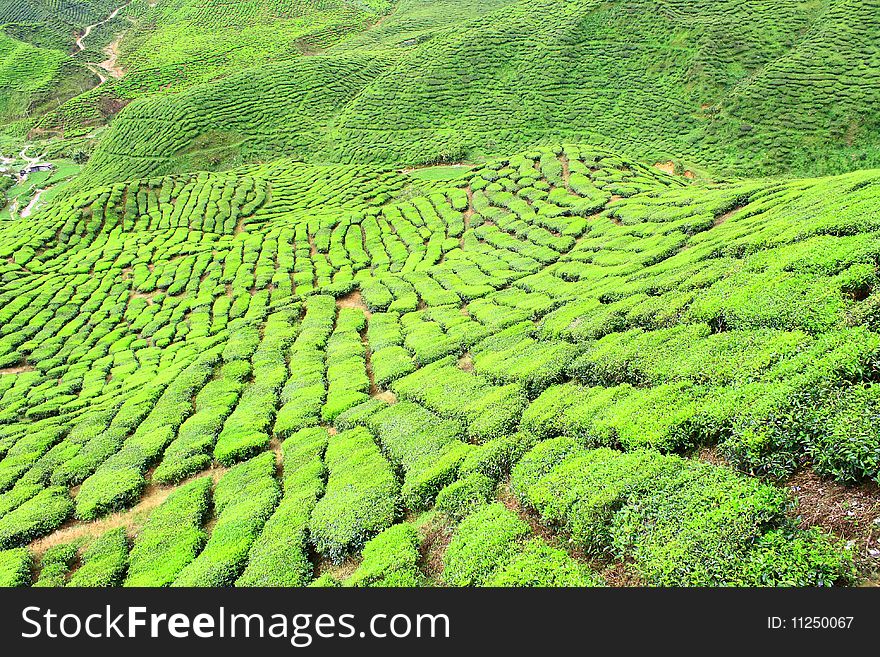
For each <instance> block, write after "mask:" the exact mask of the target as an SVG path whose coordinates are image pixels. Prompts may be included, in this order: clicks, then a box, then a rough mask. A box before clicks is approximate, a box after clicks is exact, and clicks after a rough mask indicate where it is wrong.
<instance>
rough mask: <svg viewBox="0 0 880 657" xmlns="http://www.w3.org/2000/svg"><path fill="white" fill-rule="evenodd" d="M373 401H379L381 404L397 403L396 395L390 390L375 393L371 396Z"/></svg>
mask: <svg viewBox="0 0 880 657" xmlns="http://www.w3.org/2000/svg"><path fill="white" fill-rule="evenodd" d="M373 399H381V400H382V401H383V402H386V403H388V404H396V403H397V395H395V394H394V393H393V392H391V391H390V390H383V391H382V392H377V393H376V394H375V395H373Z"/></svg>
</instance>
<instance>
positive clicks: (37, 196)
mask: <svg viewBox="0 0 880 657" xmlns="http://www.w3.org/2000/svg"><path fill="white" fill-rule="evenodd" d="M49 189H50V188H49V187H46V188H45V189H38V190H37V191H36V193H35V194H34V196H33V198H31V202H30V203H28V204H27V207H25V208H24V209H23V210H22V211H21V215H20V216H21V218H22V219H26V218H28V217H30V216H31V214H33V211H34V208H35V207H36V205H37V203H39V202H40V196H42V195H43V192H47V191H49Z"/></svg>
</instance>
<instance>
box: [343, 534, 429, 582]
mask: <svg viewBox="0 0 880 657" xmlns="http://www.w3.org/2000/svg"><path fill="white" fill-rule="evenodd" d="M420 556H421V555H420V554H419V532H418V530H417V529H416V528H415V527H414V526H413V525H411V524H409V523H402V524H399V525H394V526H392V527H389V528H388V529H386V530H384V531H383V532H381V533H380V534H378V535H377V536H376V537H374V538H372V539H370V540H369V541H368V542H367V544H366V545H365V546H364V550H363V559H362V560H361V563H360V565H359V566H358V568H357V570H355V571H354V573H353V574H352V575H351V576H350V577H348V578H347V579H346V580H345V585H346V586H380V587H401V586H405V587H413V586H423V585H424V576H423V575H422V573H421V572H420V571H419V568H418V562H419V559H420Z"/></svg>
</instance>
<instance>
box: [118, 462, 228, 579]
mask: <svg viewBox="0 0 880 657" xmlns="http://www.w3.org/2000/svg"><path fill="white" fill-rule="evenodd" d="M210 493H211V479H210V478H209V477H202V478H200V479H196V480H195V481H192V482H190V483H188V484H186V485H184V486H181V487H180V488H178V489H176V490H175V491H174V492H173V493H172V494H171V495H170V496H169V497H168V499H167V500H165V502H163V503H162V504H161V505H159V506H158V507H157V508H156V509H155V510H154V511H153V512H152V513H151V514H150V517H149V518H148V519H147V522H146V523H145V524H144V526H143V528H142V529H141V530H140V531H139V532H138V534H137V536H136V537H135V540H134V546H133V547H132V549H131V554H130V555H129V568H128V575H127V577H126V579H125V586H168V585H169V584H171V582H173V581H174V579H175V578H176V577H177V575H178V574H179V573H180V571H181V570H183V568H184V567H186V566H187V565H188V564H189V563H190V562H192V561H193V559H195V558H196V555H198V553H199V551H200V550H201V549H202V546H203V545H204V544H205V540H206V538H207V536H206V534H205V532H204V530H203V529H202V524H203V522H204V520H205V516H206V514H207V512H208V509H209V506H210Z"/></svg>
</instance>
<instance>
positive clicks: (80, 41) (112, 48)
mask: <svg viewBox="0 0 880 657" xmlns="http://www.w3.org/2000/svg"><path fill="white" fill-rule="evenodd" d="M130 4H131V0H129V2H126V3H125V4H124V5H120V6H119V7H117V8H116V9H114V10H113V11H112V12H110V14H109V15H108V16H107V17H106V18H105V19H103V20H101V21H98V22H97V23H92V24H91V25H87V26H86V29H85V31H84V32H83V33H82V35H80V36H79V37H78V38H77V40H76V47H77V48H78V50H77V53H80V52H82V51H83V50H85V49H86V46H85V43H84V41H85V39H86V38H87V37H88V36H89V34H91V33H92V30H94V29H95V28H96V27H100V26H101V25H104V24H105V23H108V22H110V21H112V20H113V19H114V18H116V16H118V15H119V12H120V11H122V10H123V9H125V8H126V7H128V5H130ZM150 6H151V7H152V6H154V5H150ZM124 35H125V32H122V33H121V34H118V35H117V36H116V38H115V39H113V41H111V42H110V44H109V45H107V47H106V48H104V54H106V55H107V59H105V60H104V61H103V62H97V63H96V62H86V66H88V67H89V70H90V71H92V73H94V74H95V75H97V76H98V79H99V80H100V82H99V83H98V85H99V86H100V85H102V84H104V83H105V82H106V81H107V80H108V79H109V78H108V77H107V75H109V76H110V77H112V78H117V79H118V78H121V77H122V76H123V75H125V71H124V70H123V68H122V67H121V66H120V65H119V62H118V60H119V42H120V41H122V37H123V36H124ZM74 54H76V53H74ZM104 73H106V74H107V75H104Z"/></svg>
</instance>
